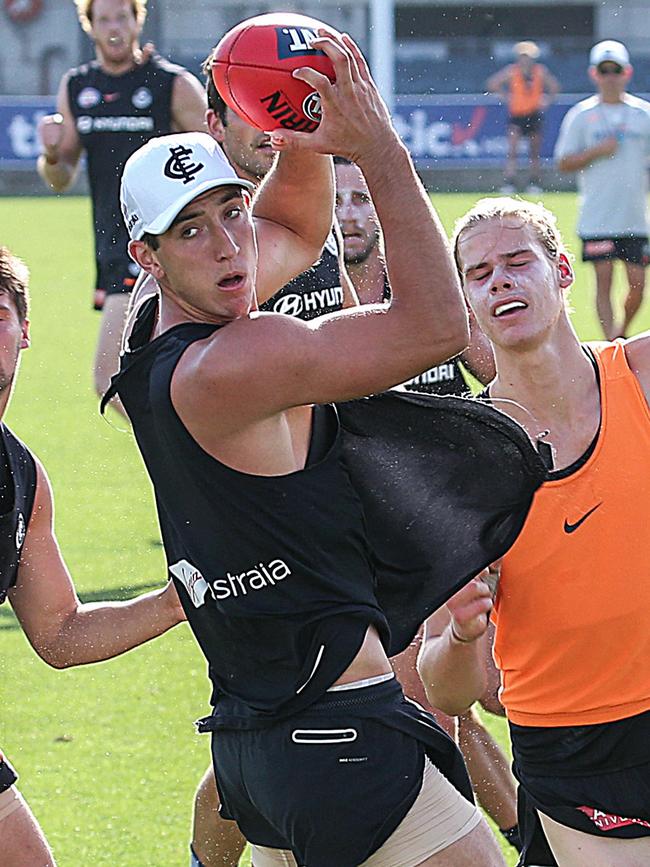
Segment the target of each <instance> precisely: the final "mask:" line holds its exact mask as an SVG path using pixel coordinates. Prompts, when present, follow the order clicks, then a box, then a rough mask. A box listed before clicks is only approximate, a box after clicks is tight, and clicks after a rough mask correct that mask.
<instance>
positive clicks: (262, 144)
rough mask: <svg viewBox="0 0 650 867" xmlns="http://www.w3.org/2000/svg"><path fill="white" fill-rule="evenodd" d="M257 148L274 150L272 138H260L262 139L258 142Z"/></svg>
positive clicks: (259, 149)
mask: <svg viewBox="0 0 650 867" xmlns="http://www.w3.org/2000/svg"><path fill="white" fill-rule="evenodd" d="M257 150H258V151H272V150H273V148H272V147H271V139H270V138H269V137H268V136H267V137H266V138H263V139H260V141H259V142H258V143H257Z"/></svg>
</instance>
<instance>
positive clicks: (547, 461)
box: [487, 392, 555, 470]
mask: <svg viewBox="0 0 650 867" xmlns="http://www.w3.org/2000/svg"><path fill="white" fill-rule="evenodd" d="M487 399H488V400H489V401H490V404H491V405H492V406H493V407H494V408H495V409H499V406H498V404H500V403H501V404H508V405H509V406H516V407H517V409H519V410H521V411H522V412H523V413H525V415H527V416H528V418H529V419H530V420H531V422H532V424H531V425H530V428H531V430H534V429H535V428H536V427H537V420H536V418H535V416H534V415H533V414H532V412H531V411H530V410H529V409H527V408H526V407H525V406H524V405H523V404H521V403H517V401H516V400H510V398H507V397H491V396H490V394H489V392H488V394H487ZM501 411H502V412H503V410H501ZM506 415H508V416H509V417H510V418H512V416H510V414H509V413H506ZM520 427H521V428H522V429H523V430H524V431H525V432H526V434H527V435H528V438H529V439H530V441H531V443H532V444H533V446H534V447H535V451H536V452H537V454H538V455H539V456H540V458H541V459H542V461H543V462H544V466H545V467H546V469H547V470H552V469H553V467H554V466H555V460H554V457H553V444H552V443H550V442H547V441H546V437H547V436H548V435H549V434H550V433H551V432H550V430H543V431H539V433H537V434H535V436H534V437H533V436H532V435H531V434H530V432H529V431H528V429H527V428H525V427H524V426H523V425H520Z"/></svg>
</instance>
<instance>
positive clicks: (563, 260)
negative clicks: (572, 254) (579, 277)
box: [557, 253, 575, 289]
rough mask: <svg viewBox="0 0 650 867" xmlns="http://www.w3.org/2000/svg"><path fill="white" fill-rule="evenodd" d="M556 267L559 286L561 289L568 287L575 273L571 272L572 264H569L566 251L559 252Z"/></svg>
mask: <svg viewBox="0 0 650 867" xmlns="http://www.w3.org/2000/svg"><path fill="white" fill-rule="evenodd" d="M557 269H558V271H559V272H560V286H561V287H562V289H568V287H569V286H571V284H572V283H573V281H574V279H575V275H574V273H573V266H572V265H571V262H570V261H569V257H568V256H567V255H566V253H560V255H559V258H558V262H557Z"/></svg>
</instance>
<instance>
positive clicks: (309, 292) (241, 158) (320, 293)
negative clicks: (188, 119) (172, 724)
mask: <svg viewBox="0 0 650 867" xmlns="http://www.w3.org/2000/svg"><path fill="white" fill-rule="evenodd" d="M212 63H213V54H210V56H209V57H208V58H207V59H206V61H205V63H204V65H203V70H204V72H205V75H206V95H207V100H208V111H207V115H206V120H207V126H208V131H209V132H210V135H212V137H213V138H214V139H216V141H218V142H219V143H220V144H221V146H222V147H223V150H224V153H225V154H226V156H227V157H228V159H229V160H230V163H231V165H232V166H233V168H234V169H235V171H236V172H237V174H238V175H239V177H241V178H244V179H245V180H248V181H251V182H252V183H253V184H255V186H258V185H259V184H260V183H261V181H262V180H263V179H264V178H265V177H266V175H267V174H268V172H269V170H270V169H271V166H272V165H273V162H274V160H275V158H276V153H275V151H274V150H273V149H272V148H271V142H270V138H269V136H268V134H267V133H264V132H261V131H260V130H258V129H256V128H255V127H253V126H251V125H250V124H248V123H246V121H245V120H242V118H240V117H239V116H238V115H237V114H235V112H234V111H232V109H230V108H228V106H227V105H226V104H225V102H224V101H223V99H222V97H221V95H220V93H219V91H218V90H217V88H216V87H215V85H214V81H213V80H212V72H211V70H212ZM356 301H357V299H356V295H355V292H354V289H353V288H352V285H351V283H350V279H349V277H348V275H347V272H346V270H345V265H344V263H343V251H342V240H341V236H340V232H339V230H338V226H337V225H334V226H333V228H332V231H331V232H330V234H329V235H328V238H327V240H326V242H325V246H324V247H323V251H322V253H321V255H320V258H319V259H318V261H317V262H315V263H314V264H313V265H312V267H311V268H308V269H307V270H306V271H304V272H303V273H302V274H299V275H298V276H297V277H294V279H293V280H290V281H289V282H288V283H286V284H285V285H284V286H283V287H282V288H281V289H278V290H277V292H274V293H273V295H272V296H271V297H270V298H264V297H260V296H259V295H258V304H259V309H260V310H267V311H271V312H274V313H284V314H286V315H288V316H297V317H298V318H299V319H304V320H305V321H308V320H310V319H315V318H316V317H318V316H322V315H324V314H325V313H334V312H335V311H337V310H342V309H343V308H345V307H351V306H353V305H354V304H356ZM245 842H246V841H245V840H244V838H243V836H242V834H241V833H240V831H239V829H238V828H237V825H236V824H235V822H232V821H227V820H224V819H221V817H220V815H219V800H218V796H217V788H216V786H215V780H214V771H213V768H212V765H211V766H210V767H209V768H208V770H207V771H206V773H205V774H204V776H203V778H202V780H201V782H200V784H199V787H198V789H197V792H196V796H195V800H194V821H193V834H192V858H193V859H194V860H193V865H195V867H212V865H218V867H222V865H224V864H237V863H238V861H239V857H240V855H241V853H242V851H243V848H244V845H245Z"/></svg>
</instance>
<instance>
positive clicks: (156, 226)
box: [134, 177, 255, 241]
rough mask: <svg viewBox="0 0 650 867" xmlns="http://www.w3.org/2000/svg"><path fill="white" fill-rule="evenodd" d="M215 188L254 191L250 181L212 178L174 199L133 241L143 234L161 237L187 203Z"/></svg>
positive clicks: (143, 227)
mask: <svg viewBox="0 0 650 867" xmlns="http://www.w3.org/2000/svg"><path fill="white" fill-rule="evenodd" d="M217 187H241V188H242V189H245V190H249V191H250V192H252V191H253V190H254V189H255V185H254V184H252V183H251V182H250V181H244V180H242V179H241V178H237V177H234V178H223V179H221V180H219V179H216V178H212V180H209V181H204V182H203V183H202V184H198V185H197V186H195V187H192V188H191V189H189V190H187V192H186V193H185V195H182V196H179V197H178V198H177V199H175V200H174V203H173V204H172V205H170V206H169V207H168V208H167V210H165V211H163V212H162V214H159V215H158V216H157V217H156V219H155V220H152V222H151V223H149V224H148V225H146V226H142V229H141V230H140V232H139V233H138V234H139V237H138V238H135V239H134V240H136V241H139V240H140V238H142V236H143V235H144V234H145V233H148V234H150V235H162V234H163V232H166V231H167V229H169V227H170V226H171V224H172V223H173V222H174V220H175V219H176V217H177V216H178V215H179V214H180V212H181V211H182V210H183V208H184V207H185V206H186V205H189V203H190V202H192V201H193V200H194V199H196V198H198V197H199V196H202V195H203V193H207V192H208V191H209V190H214V189H216V188H217Z"/></svg>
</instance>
